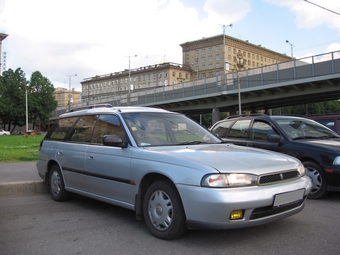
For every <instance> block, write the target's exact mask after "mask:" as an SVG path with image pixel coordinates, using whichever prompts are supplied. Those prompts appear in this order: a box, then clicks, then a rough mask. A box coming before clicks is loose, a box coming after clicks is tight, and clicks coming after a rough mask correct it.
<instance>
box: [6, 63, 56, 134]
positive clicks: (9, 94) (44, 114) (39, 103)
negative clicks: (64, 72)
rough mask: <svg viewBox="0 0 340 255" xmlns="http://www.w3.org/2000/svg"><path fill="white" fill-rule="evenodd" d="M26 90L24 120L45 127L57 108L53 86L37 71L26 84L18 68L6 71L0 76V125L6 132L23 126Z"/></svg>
mask: <svg viewBox="0 0 340 255" xmlns="http://www.w3.org/2000/svg"><path fill="white" fill-rule="evenodd" d="M26 90H27V99H28V100H27V104H28V120H29V123H33V128H34V127H35V126H36V124H37V122H41V123H42V124H43V125H45V124H46V123H47V122H48V121H49V118H50V115H51V112H52V111H54V110H55V109H56V108H57V105H58V102H57V101H56V100H55V98H54V95H53V92H54V87H53V84H52V83H51V82H50V81H49V80H48V79H47V78H46V77H44V76H42V74H41V73H40V72H39V71H35V72H34V73H32V75H31V78H30V81H29V82H28V81H27V80H26V78H25V73H24V72H23V71H22V70H21V69H20V68H18V69H16V70H15V71H13V70H12V69H9V70H8V71H5V72H4V73H3V76H1V77H0V122H1V124H2V125H4V126H6V127H7V129H8V130H11V131H13V130H14V128H15V127H16V126H20V127H22V126H24V125H25V124H26Z"/></svg>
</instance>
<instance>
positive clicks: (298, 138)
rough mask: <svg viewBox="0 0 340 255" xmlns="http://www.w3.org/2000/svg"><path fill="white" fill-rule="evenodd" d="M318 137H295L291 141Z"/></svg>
mask: <svg viewBox="0 0 340 255" xmlns="http://www.w3.org/2000/svg"><path fill="white" fill-rule="evenodd" d="M318 138H320V137H317V136H299V137H295V138H293V140H300V139H318Z"/></svg>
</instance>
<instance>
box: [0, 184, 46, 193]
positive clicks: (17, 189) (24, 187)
mask: <svg viewBox="0 0 340 255" xmlns="http://www.w3.org/2000/svg"><path fill="white" fill-rule="evenodd" d="M46 192H47V188H46V186H45V183H44V182H43V181H28V182H8V183H1V184H0V196H6V195H27V194H34V193H46Z"/></svg>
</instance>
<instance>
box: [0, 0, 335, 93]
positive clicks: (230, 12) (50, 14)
mask: <svg viewBox="0 0 340 255" xmlns="http://www.w3.org/2000/svg"><path fill="white" fill-rule="evenodd" d="M317 5H318V6H317ZM229 24H232V27H229V26H228V27H226V29H225V33H226V34H227V35H229V36H232V37H235V38H238V39H241V40H248V41H249V42H250V43H253V44H256V45H261V46H263V47H265V48H267V49H270V50H273V51H276V52H279V53H282V54H286V55H288V56H290V55H291V53H292V51H293V55H294V57H295V58H303V57H306V56H312V55H318V54H323V53H326V52H332V51H338V50H340V1H338V0H309V1H306V0H237V1H235V0H124V1H119V0H95V1H93V0H29V1H28V0H1V1H0V33H5V34H8V37H7V38H6V39H5V40H4V41H3V42H2V51H3V52H6V55H7V60H6V69H7V70H8V69H10V68H11V69H12V70H15V69H17V68H21V69H22V70H23V71H24V72H25V74H26V78H27V80H29V79H30V77H31V74H32V73H33V72H34V71H39V72H41V74H42V75H43V76H45V77H47V78H48V79H49V80H50V81H51V82H52V84H53V85H54V87H64V88H67V89H68V88H69V87H70V81H71V87H72V88H75V89H76V90H77V91H81V84H80V82H81V81H83V80H84V79H87V78H90V77H94V76H96V75H105V74H109V73H113V72H117V71H122V70H125V69H129V59H130V68H131V69H134V68H138V67H142V66H147V65H155V64H159V63H163V62H172V63H178V64H182V48H181V46H180V44H182V43H185V42H188V41H194V40H198V39H201V38H203V37H211V36H216V35H221V34H222V33H223V28H222V27H223V25H229ZM286 40H288V41H289V43H290V44H289V43H287V42H286ZM291 45H292V47H291ZM135 55H137V57H134V56H135ZM75 74H77V76H75Z"/></svg>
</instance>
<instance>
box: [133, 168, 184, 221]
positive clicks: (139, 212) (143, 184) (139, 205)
mask: <svg viewBox="0 0 340 255" xmlns="http://www.w3.org/2000/svg"><path fill="white" fill-rule="evenodd" d="M161 180H164V181H169V182H171V183H172V185H173V186H174V188H175V190H176V191H177V193H178V194H179V192H178V190H177V188H176V185H175V184H174V182H173V181H172V180H171V179H170V178H168V177H167V176H165V175H162V174H159V173H148V174H147V175H145V176H144V177H143V178H142V180H141V181H140V184H139V188H138V194H136V196H135V212H136V218H137V219H138V220H143V219H144V215H143V202H144V196H145V193H146V191H147V189H148V188H149V187H150V185H151V184H152V183H154V182H156V181H161ZM179 197H180V194H179ZM180 199H181V197H180ZM181 203H182V199H181ZM182 204H183V203H182Z"/></svg>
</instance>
